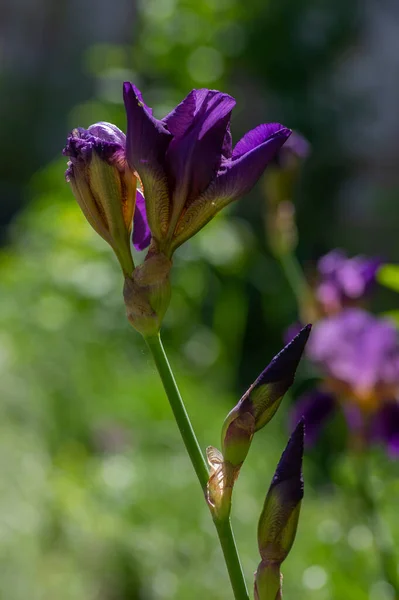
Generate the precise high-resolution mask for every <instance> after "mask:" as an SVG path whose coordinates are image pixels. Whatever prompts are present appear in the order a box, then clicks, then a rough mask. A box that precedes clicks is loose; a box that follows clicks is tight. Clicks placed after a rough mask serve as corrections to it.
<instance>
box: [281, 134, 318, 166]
mask: <svg viewBox="0 0 399 600" xmlns="http://www.w3.org/2000/svg"><path fill="white" fill-rule="evenodd" d="M310 152H311V146H310V144H309V142H308V141H307V139H306V138H304V137H303V135H301V134H300V133H298V132H297V131H293V132H292V133H291V135H290V137H289V138H288V140H287V141H286V142H285V144H284V146H282V148H280V150H279V151H278V152H277V154H276V156H275V158H274V163H275V164H277V166H279V167H281V168H283V169H284V168H286V167H289V166H290V165H291V164H293V162H294V163H296V161H298V159H299V160H305V158H307V157H308V156H309V154H310Z"/></svg>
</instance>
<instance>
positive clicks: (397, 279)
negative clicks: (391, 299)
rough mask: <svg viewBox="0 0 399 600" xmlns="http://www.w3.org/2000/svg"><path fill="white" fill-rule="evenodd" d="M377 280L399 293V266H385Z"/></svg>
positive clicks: (378, 274)
mask: <svg viewBox="0 0 399 600" xmlns="http://www.w3.org/2000/svg"><path fill="white" fill-rule="evenodd" d="M377 280H378V282H379V283H381V285H384V286H385V287H387V288H390V289H391V290H394V291H395V292H399V265H383V266H382V267H380V269H379V270H378V273H377Z"/></svg>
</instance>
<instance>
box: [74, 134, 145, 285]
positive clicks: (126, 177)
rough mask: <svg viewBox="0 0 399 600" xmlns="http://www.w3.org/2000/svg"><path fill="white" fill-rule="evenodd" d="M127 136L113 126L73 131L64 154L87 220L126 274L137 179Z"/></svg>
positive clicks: (128, 272) (129, 269) (129, 270)
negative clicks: (130, 163)
mask: <svg viewBox="0 0 399 600" xmlns="http://www.w3.org/2000/svg"><path fill="white" fill-rule="evenodd" d="M125 146H126V142H125V135H124V133H122V131H120V130H119V129H118V128H117V127H116V126H115V125H112V124H111V123H96V124H95V125H91V126H90V127H89V128H88V129H87V130H86V129H82V128H77V129H74V130H73V131H72V132H71V134H70V135H69V137H68V141H67V145H66V147H65V148H64V151H63V153H64V155H65V156H68V157H69V159H70V160H69V162H68V169H67V171H66V173H65V176H66V179H67V181H68V182H69V183H70V184H71V187H72V191H73V193H74V195H75V198H76V200H77V201H78V203H79V205H80V207H81V209H82V211H83V213H84V215H85V217H86V219H87V220H88V221H89V223H90V225H91V226H92V227H93V229H94V230H95V231H96V232H97V233H98V234H99V235H100V236H101V237H102V238H103V239H104V240H105V241H106V242H108V244H109V245H110V246H111V247H112V248H113V250H114V252H115V254H116V256H117V258H118V260H119V262H120V264H121V267H122V270H123V272H124V273H125V275H131V273H132V271H133V268H134V265H133V259H132V256H131V251H130V236H131V231H132V220H133V213H134V207H135V199H136V182H137V179H136V177H135V176H134V174H133V172H132V171H131V170H130V169H129V167H128V166H127V162H126V157H125Z"/></svg>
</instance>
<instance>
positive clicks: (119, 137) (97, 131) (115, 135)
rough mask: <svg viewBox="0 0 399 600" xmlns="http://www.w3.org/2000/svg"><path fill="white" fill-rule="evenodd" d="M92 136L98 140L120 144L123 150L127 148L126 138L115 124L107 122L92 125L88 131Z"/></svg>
mask: <svg viewBox="0 0 399 600" xmlns="http://www.w3.org/2000/svg"><path fill="white" fill-rule="evenodd" d="M87 131H88V132H89V133H90V134H91V135H93V136H95V137H96V138H99V139H102V140H104V141H107V142H114V143H118V144H120V146H121V148H125V146H126V136H125V134H124V133H123V131H121V130H120V129H119V127H117V126H116V125H114V124H113V123H107V122H106V121H100V122H99V123H94V125H90V127H89V128H88V130H87Z"/></svg>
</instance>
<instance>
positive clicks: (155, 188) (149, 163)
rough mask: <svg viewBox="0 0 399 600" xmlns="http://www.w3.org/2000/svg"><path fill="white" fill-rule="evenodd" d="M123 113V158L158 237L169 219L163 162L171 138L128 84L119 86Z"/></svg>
mask: <svg viewBox="0 0 399 600" xmlns="http://www.w3.org/2000/svg"><path fill="white" fill-rule="evenodd" d="M123 92H124V101H125V107H126V114H127V136H126V155H127V161H128V163H129V166H130V167H131V169H133V170H134V171H137V173H138V174H139V177H140V179H141V182H142V184H143V188H144V193H145V196H146V199H147V216H148V222H149V224H150V227H151V231H152V233H153V234H154V236H155V237H157V238H160V237H161V236H162V233H163V232H165V231H166V229H167V225H168V220H169V189H168V180H167V176H166V172H165V165H164V159H165V154H166V150H167V148H168V145H169V143H170V141H171V139H172V135H171V134H170V133H169V131H168V130H167V129H166V127H165V125H164V124H163V123H162V122H161V121H158V120H157V119H155V118H154V117H153V116H152V115H151V113H150V111H149V110H148V108H147V107H146V106H145V104H144V103H143V101H142V96H141V92H140V90H138V89H137V88H136V87H135V86H134V85H132V84H131V83H125V84H124V86H123Z"/></svg>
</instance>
